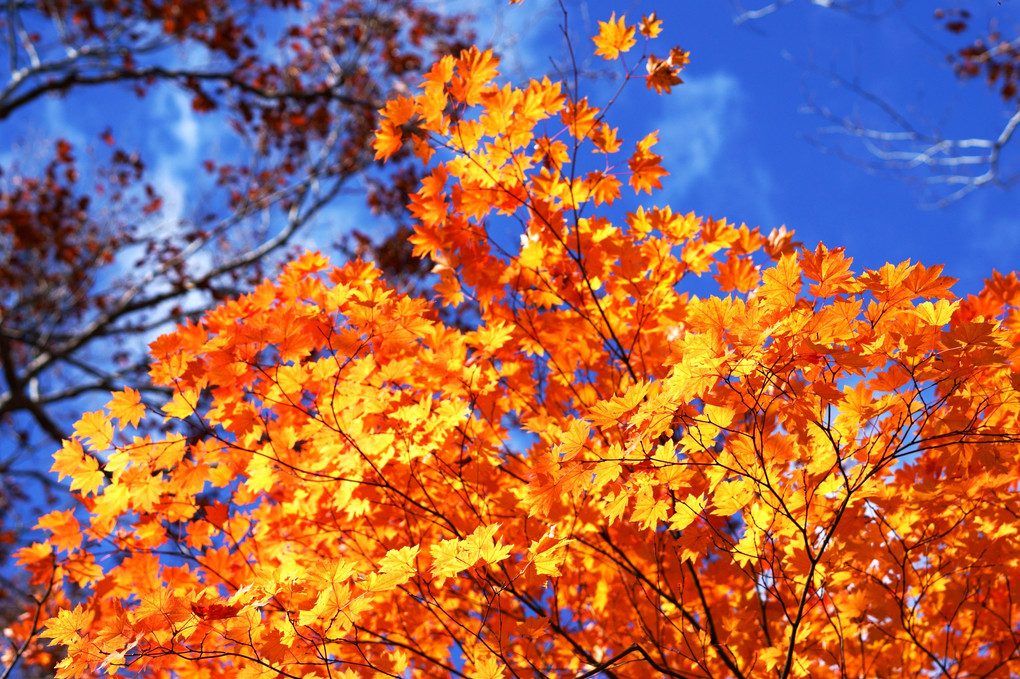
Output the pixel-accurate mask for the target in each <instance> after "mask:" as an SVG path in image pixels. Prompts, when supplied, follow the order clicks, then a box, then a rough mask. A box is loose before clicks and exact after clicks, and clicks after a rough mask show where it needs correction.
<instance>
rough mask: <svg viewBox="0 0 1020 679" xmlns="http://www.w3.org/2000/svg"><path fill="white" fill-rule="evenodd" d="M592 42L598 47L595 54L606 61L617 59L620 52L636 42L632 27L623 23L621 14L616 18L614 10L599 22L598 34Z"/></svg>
mask: <svg viewBox="0 0 1020 679" xmlns="http://www.w3.org/2000/svg"><path fill="white" fill-rule="evenodd" d="M592 42H594V43H595V45H596V46H597V47H598V49H596V50H595V54H597V55H599V56H601V57H602V58H603V59H605V60H606V61H611V60H613V59H617V58H619V56H620V53H621V52H626V51H628V50H629V49H630V48H631V47H633V46H634V45H635V44H637V40H635V39H634V27H633V26H627V25H626V24H625V23H624V17H623V16H622V15H621V16H620V18H619V19H617V18H616V12H613V15H612V16H611V17H610V18H609V21H600V22H599V34H598V35H596V36H595V37H594V38H592Z"/></svg>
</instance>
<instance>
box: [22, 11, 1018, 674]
mask: <svg viewBox="0 0 1020 679" xmlns="http://www.w3.org/2000/svg"><path fill="white" fill-rule="evenodd" d="M660 31H661V22H660V21H659V20H658V19H657V18H656V17H655V15H654V14H652V15H649V16H645V17H642V18H640V19H639V20H638V21H633V20H628V17H625V16H616V15H613V16H611V17H604V18H603V21H601V22H600V23H599V32H598V34H597V35H596V36H595V37H594V39H593V44H592V45H591V48H593V49H594V53H595V54H596V55H597V56H598V57H600V58H601V59H603V60H605V61H606V63H607V65H608V66H609V67H612V68H618V69H620V72H621V74H622V75H623V76H624V79H623V80H622V82H623V83H624V87H625V88H640V87H641V86H642V85H643V86H644V89H645V90H648V91H651V92H654V93H658V94H663V95H665V94H669V93H670V92H671V91H672V90H675V89H676V88H681V87H682V78H681V71H682V69H683V67H684V66H685V65H686V63H687V61H688V54H687V53H686V52H685V51H683V50H682V49H680V48H679V47H672V46H665V47H661V46H659V45H657V44H656V42H655V39H656V37H657V36H658V35H659V33H660ZM639 45H640V47H639ZM586 47H587V46H586ZM642 48H643V53H641V54H638V53H639V52H640V51H641V50H642ZM653 48H654V49H653ZM574 49H576V50H581V49H584V47H582V46H579V45H578V46H574ZM656 52H657V53H658V54H659V55H663V56H656ZM498 67H499V60H498V58H497V57H496V56H495V55H494V54H493V53H492V52H491V51H487V50H481V49H478V48H476V47H473V48H469V49H465V50H463V51H461V52H460V53H459V54H458V55H456V56H453V55H451V56H445V57H443V58H441V59H440V60H439V61H437V62H436V63H435V64H434V65H433V66H432V68H431V69H430V70H428V72H427V73H426V74H425V76H424V82H423V83H422V84H421V85H420V86H419V87H418V88H416V89H415V90H414V91H413V92H412V93H407V94H402V95H398V96H396V97H394V98H392V99H390V100H389V101H388V102H387V103H386V105H385V106H384V107H383V108H382V111H381V122H380V124H379V126H378V129H377V131H376V135H375V140H374V143H373V144H374V149H375V153H376V156H377V157H378V158H379V159H385V158H387V157H390V156H391V155H394V154H398V153H400V152H401V150H402V149H405V148H408V147H409V148H411V149H412V150H413V153H414V154H415V155H416V156H417V157H418V158H420V159H421V160H422V161H424V162H425V163H427V165H428V169H427V171H426V175H425V177H424V179H423V180H422V181H421V184H420V187H419V188H418V190H417V191H416V192H415V193H414V194H413V196H412V197H411V204H410V209H411V212H412V214H413V217H414V233H413V235H412V236H411V238H410V242H411V243H412V244H413V246H414V251H415V254H416V255H418V256H428V257H430V258H431V260H432V261H433V262H434V263H435V270H434V276H435V278H434V290H435V291H436V294H437V297H436V298H435V299H434V301H430V300H426V299H422V298H419V297H418V296H415V295H414V294H409V293H405V292H400V291H397V290H395V289H394V288H393V287H392V286H391V285H388V284H387V281H386V278H385V277H384V276H383V275H382V274H381V272H380V270H379V269H378V267H376V266H375V265H373V264H372V263H370V262H365V261H360V260H355V261H351V262H347V263H345V264H341V265H332V264H331V263H330V262H329V261H328V260H327V258H326V257H324V256H323V255H322V254H320V253H317V252H308V253H305V254H303V255H302V256H300V257H298V258H296V259H295V260H294V261H292V262H291V263H289V264H288V265H287V266H286V267H285V268H284V270H283V272H282V273H281V274H280V275H279V276H278V277H277V278H275V279H273V280H268V279H267V280H264V281H263V282H262V283H260V284H259V285H257V286H256V287H255V288H254V289H253V290H251V291H250V292H248V293H247V294H243V295H240V296H238V297H236V298H233V299H229V300H224V301H223V302H221V303H220V304H219V305H217V306H216V307H215V308H214V309H212V310H210V311H209V312H208V313H206V314H205V315H204V316H203V317H202V318H201V319H200V320H198V321H196V322H187V323H184V324H182V325H180V326H178V327H177V329H176V330H175V331H173V332H170V333H167V334H165V335H162V336H161V337H159V339H157V340H156V341H155V342H153V343H152V344H151V346H150V351H151V359H152V362H151V365H150V370H149V375H150V377H151V379H152V381H153V384H154V385H157V386H159V387H161V388H164V389H166V390H167V391H168V392H169V393H170V394H171V396H170V397H169V398H167V399H165V400H164V401H163V402H162V403H160V404H159V406H158V407H152V406H149V405H147V404H145V403H144V402H143V401H142V400H141V398H140V395H139V393H138V391H137V390H134V389H130V388H128V389H123V390H117V391H114V393H113V394H112V397H111V399H110V401H109V403H108V404H107V405H106V406H105V407H104V408H103V409H100V410H97V411H94V412H89V413H85V414H84V415H83V416H82V418H81V419H80V420H79V421H78V423H77V424H76V425H75V426H74V434H73V436H71V437H70V438H69V439H67V440H66V441H65V442H64V444H63V447H62V448H61V450H60V451H59V452H57V453H56V456H55V462H54V466H53V470H54V471H55V472H56V473H58V474H60V475H61V477H64V478H67V479H69V480H70V484H71V489H72V490H73V491H74V493H75V496H76V498H77V499H78V501H79V503H80V506H79V508H77V509H72V510H66V511H56V512H51V513H49V514H46V515H44V516H42V517H41V518H40V520H39V527H40V528H42V529H44V531H45V532H46V535H47V536H48V537H47V538H46V539H45V540H43V541H41V542H39V543H36V544H34V545H31V546H29V547H26V548H24V549H22V550H21V551H20V552H19V553H18V558H19V562H20V563H21V564H22V566H23V567H24V568H25V569H27V570H28V571H29V572H30V573H31V574H32V578H33V583H34V584H35V586H37V587H38V588H39V589H40V591H45V592H47V593H48V598H47V603H46V605H45V606H43V605H40V606H38V607H36V608H35V609H31V610H29V611H28V612H27V613H26V615H25V617H24V618H23V619H22V621H21V622H20V623H19V625H17V626H14V627H12V628H10V629H9V630H8V636H9V637H11V638H14V639H15V640H18V641H19V643H22V644H23V648H24V653H25V659H26V660H28V661H37V662H45V661H46V654H47V651H46V650H45V649H44V648H43V643H42V642H41V641H40V637H41V638H42V639H45V640H49V641H50V642H52V643H53V644H55V645H57V646H59V647H62V648H64V649H66V653H67V655H66V658H65V659H63V660H61V661H60V663H59V669H58V676H60V677H77V676H83V675H88V674H92V673H97V672H103V671H105V672H107V673H113V672H115V671H118V670H121V669H124V670H127V671H130V672H131V673H133V674H136V675H138V676H151V677H164V676H167V677H168V676H179V677H198V676H202V677H218V676H224V677H227V676H229V677H263V676H264V677H279V676H284V677H361V676H393V677H398V676H400V677H403V676H423V677H424V676H465V677H473V678H483V677H484V678H491V677H511V676H515V677H571V678H573V679H581V678H587V677H594V676H607V677H647V676H669V677H757V676H773V675H774V676H779V677H807V676H811V677H830V676H831V677H847V676H902V677H930V676H945V677H978V676H981V677H991V676H1009V674H1010V673H1011V672H1015V670H1016V668H1017V666H1018V664H1020V612H1018V611H1017V608H1016V606H1015V604H1014V601H1013V595H1012V587H1014V586H1016V585H1015V583H1017V582H1020V578H1018V575H1020V574H1018V572H1017V571H1018V568H1020V566H1018V565H1017V560H1016V557H1015V554H1016V553H1017V548H1018V544H1017V543H1018V540H1020V538H1018V531H1017V528H1016V526H1017V517H1018V511H1020V503H1018V500H1017V493H1016V491H1017V481H1018V479H1020V468H1018V459H1020V458H1018V453H1020V450H1018V440H1020V435H1018V427H1017V418H1018V415H1020V412H1018V407H1020V394H1018V389H1020V377H1018V374H1017V369H1016V367H1015V363H1016V351H1017V349H1016V347H1017V346H1018V344H1020V342H1018V340H1020V337H1018V331H1020V327H1018V316H1017V313H1016V307H1017V302H1018V299H1020V281H1018V279H1017V277H1016V275H1015V274H1009V275H999V274H996V275H994V276H993V277H992V278H991V279H990V280H989V281H988V284H987V286H986V288H985V289H984V290H983V291H982V292H981V293H980V294H977V295H973V296H969V297H966V298H959V297H957V296H956V295H954V294H953V293H952V292H951V286H952V283H953V280H952V279H950V278H948V277H946V276H944V275H943V274H942V270H941V267H938V266H930V267H926V266H923V265H921V264H914V263H910V262H902V263H899V264H888V265H886V266H884V267H881V268H879V269H875V270H864V271H861V272H860V273H855V272H854V271H852V269H851V267H852V260H851V258H850V257H849V256H847V254H846V253H845V252H844V251H843V250H841V249H839V248H835V247H832V248H830V247H826V246H825V245H822V244H819V245H817V246H815V247H804V246H803V245H802V244H801V243H798V242H795V241H794V239H793V234H792V233H791V232H788V231H786V230H785V229H776V230H773V231H772V232H770V233H762V232H760V231H759V230H758V229H753V228H749V227H747V226H746V225H743V224H741V225H736V224H735V223H731V222H729V221H726V220H723V219H713V218H709V217H699V216H696V215H694V214H690V213H687V214H685V213H684V212H682V211H681V210H673V209H672V208H670V207H669V206H666V205H657V204H655V202H654V198H655V195H656V191H657V189H658V188H659V186H660V179H661V178H662V177H663V176H664V175H665V173H666V172H667V169H666V168H665V167H664V166H663V165H664V162H665V164H666V165H668V162H666V161H664V156H668V150H662V149H660V148H659V147H658V146H657V136H656V133H655V132H654V131H651V130H649V131H648V133H647V135H646V136H644V137H643V138H640V139H636V140H630V141H629V142H626V141H625V140H624V139H622V138H620V136H619V130H618V129H617V128H616V127H614V126H613V124H612V121H613V118H612V113H613V110H612V104H613V100H608V101H593V100H589V98H588V97H585V96H583V93H582V92H580V91H578V89H577V86H576V85H575V84H574V83H573V82H570V81H567V82H555V81H552V80H550V79H548V78H546V79H543V80H532V81H530V82H527V83H517V84H515V83H512V82H508V81H507V80H506V79H504V78H502V77H501V76H500V74H499V72H498ZM628 92H629V90H628ZM511 229H512V230H513V233H512V235H511V236H510V237H507V232H508V231H509V230H511ZM708 276H711V277H712V278H713V279H714V281H715V283H716V285H717V287H718V294H714V295H702V296H696V295H692V294H690V292H689V291H688V290H687V287H688V285H689V284H690V282H691V280H692V279H693V278H695V277H708ZM444 308H445V309H455V310H457V311H458V315H457V317H456V318H457V320H456V322H448V320H447V315H446V314H445V313H444ZM147 422H152V423H156V424H158V425H160V426H162V427H163V428H164V429H165V432H166V433H154V432H153V431H152V429H151V428H145V427H144V425H145V423H147ZM30 608H31V607H30ZM43 610H45V611H46V613H45V614H43V613H42V611H43ZM43 618H48V619H47V620H45V623H44V629H43V630H42V632H41V634H38V632H39V629H40V624H41V623H42V622H43Z"/></svg>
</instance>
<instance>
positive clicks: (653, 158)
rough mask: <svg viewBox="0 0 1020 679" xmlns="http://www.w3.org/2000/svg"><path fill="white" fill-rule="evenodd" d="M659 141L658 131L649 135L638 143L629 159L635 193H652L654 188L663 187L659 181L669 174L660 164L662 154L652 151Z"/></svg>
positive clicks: (631, 180) (631, 182)
mask: <svg viewBox="0 0 1020 679" xmlns="http://www.w3.org/2000/svg"><path fill="white" fill-rule="evenodd" d="M658 142H659V133H658V132H652V133H651V134H649V135H647V136H646V137H645V138H644V139H642V140H641V141H639V142H638V143H637V147H636V149H635V150H634V154H633V155H632V156H631V157H630V159H629V160H628V161H627V165H628V167H630V169H631V172H632V174H631V175H630V185H631V186H633V187H634V192H635V193H639V192H641V191H647V192H648V193H649V194H651V192H652V189H661V188H662V182H661V181H659V178H660V177H663V176H665V175H668V174H669V172H667V171H666V170H664V169H663V168H662V167H661V166H660V165H659V163H661V162H662V156H660V155H657V154H655V153H652V152H651V151H650V149H651V148H652V146H654V145H655V144H657V143H658Z"/></svg>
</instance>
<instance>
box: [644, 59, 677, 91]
mask: <svg viewBox="0 0 1020 679" xmlns="http://www.w3.org/2000/svg"><path fill="white" fill-rule="evenodd" d="M645 71H646V72H647V75H646V76H645V86H646V87H647V89H650V90H651V89H654V90H655V91H656V92H657V93H659V94H662V93H663V92H665V93H666V94H669V93H670V92H672V91H673V86H674V85H681V84H683V82H684V81H683V80H682V79H681V78H680V76H679V75H677V74H678V73H679V71H680V69H679V68H677V67H676V66H674V65H673V64H672V62H671V61H670V60H668V59H659V58H657V57H656V56H655V55H654V54H650V55H649V56H648V61H646V62H645Z"/></svg>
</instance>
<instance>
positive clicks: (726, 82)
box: [657, 72, 760, 199]
mask: <svg viewBox="0 0 1020 679" xmlns="http://www.w3.org/2000/svg"><path fill="white" fill-rule="evenodd" d="M742 99H743V94H742V92H741V89H740V83H739V82H738V81H737V79H736V78H735V77H734V76H732V75H730V74H728V73H723V72H719V73H713V74H712V75H709V76H705V77H697V78H690V79H689V80H686V81H685V82H684V84H683V85H682V86H681V87H680V88H679V90H678V91H677V92H675V93H674V94H673V96H672V97H671V98H670V100H669V105H668V107H667V109H666V111H665V112H664V113H663V114H662V116H661V118H660V120H659V122H658V125H657V127H659V129H660V132H659V139H660V147H659V148H661V149H666V150H667V154H668V155H667V156H666V161H665V163H664V164H665V166H666V169H668V170H669V171H670V176H669V177H668V178H666V180H665V181H664V182H663V188H664V189H665V190H666V191H667V192H668V193H669V195H670V198H676V199H679V198H684V197H685V196H687V194H688V193H689V191H690V190H691V188H692V186H693V185H694V183H695V182H696V181H697V180H699V179H702V178H705V177H708V176H710V175H711V174H713V173H714V171H715V169H716V168H715V166H716V163H717V162H718V161H719V159H720V156H721V155H722V152H723V149H724V147H725V145H726V143H727V141H729V140H730V138H731V137H732V135H734V134H735V133H737V132H738V131H739V130H740V128H741V116H740V104H741V100H742ZM758 179H760V178H758Z"/></svg>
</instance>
